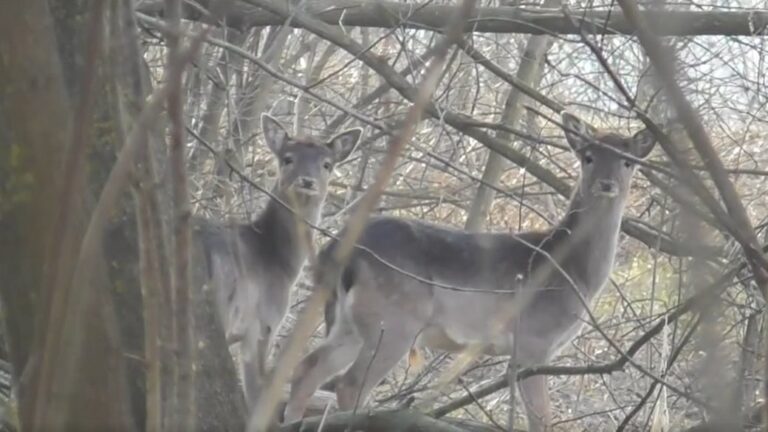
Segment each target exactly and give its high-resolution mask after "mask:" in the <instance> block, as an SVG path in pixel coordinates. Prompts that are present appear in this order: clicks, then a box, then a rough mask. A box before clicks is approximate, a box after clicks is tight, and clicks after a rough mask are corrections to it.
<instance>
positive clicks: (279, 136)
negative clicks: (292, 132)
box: [261, 113, 288, 154]
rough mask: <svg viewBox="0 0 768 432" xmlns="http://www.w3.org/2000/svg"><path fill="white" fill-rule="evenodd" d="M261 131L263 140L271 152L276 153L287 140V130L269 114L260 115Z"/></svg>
mask: <svg viewBox="0 0 768 432" xmlns="http://www.w3.org/2000/svg"><path fill="white" fill-rule="evenodd" d="M261 131H262V132H264V141H266V143H267V147H269V149H270V150H272V153H274V154H278V153H280V150H281V149H282V148H283V146H284V145H285V142H286V141H288V131H286V130H285V128H284V127H283V125H281V124H280V122H279V121H277V120H275V118H274V117H272V116H271V115H269V114H266V113H265V114H262V115H261Z"/></svg>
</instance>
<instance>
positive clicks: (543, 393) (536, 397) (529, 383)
mask: <svg viewBox="0 0 768 432" xmlns="http://www.w3.org/2000/svg"><path fill="white" fill-rule="evenodd" d="M520 396H521V397H522V399H523V403H524V404H525V411H526V414H527V417H528V430H529V431H530V432H547V431H550V430H551V429H550V427H551V425H552V408H551V406H550V401H549V392H548V388H547V377H546V376H544V375H537V376H532V377H528V378H526V379H524V380H522V381H520Z"/></svg>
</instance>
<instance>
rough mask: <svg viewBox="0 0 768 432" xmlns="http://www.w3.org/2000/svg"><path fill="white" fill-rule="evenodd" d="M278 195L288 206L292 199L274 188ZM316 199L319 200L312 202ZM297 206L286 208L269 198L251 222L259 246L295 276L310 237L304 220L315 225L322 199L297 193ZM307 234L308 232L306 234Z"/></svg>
mask: <svg viewBox="0 0 768 432" xmlns="http://www.w3.org/2000/svg"><path fill="white" fill-rule="evenodd" d="M273 194H274V196H275V197H277V199H279V200H280V201H282V202H283V203H285V204H286V205H288V206H289V207H290V206H291V202H292V201H291V199H290V197H288V196H287V195H285V194H281V193H279V191H277V190H274V191H273ZM315 201H319V202H315ZM295 204H296V208H293V207H292V208H291V209H289V208H286V207H285V206H284V205H283V204H281V203H280V202H278V201H277V200H275V199H270V200H269V202H268V203H267V207H266V208H265V209H264V211H263V212H262V213H261V215H260V216H259V217H258V218H257V219H256V220H255V221H254V222H253V223H252V225H253V228H254V231H255V232H256V233H257V234H258V236H259V240H258V242H259V244H260V250H261V251H262V253H265V254H269V255H270V256H271V261H272V262H273V263H275V264H276V265H277V266H278V267H279V268H280V269H281V270H282V271H283V272H284V273H285V274H286V276H290V277H295V276H296V275H298V273H299V271H300V270H301V266H302V265H303V264H304V261H305V260H306V259H307V255H308V253H309V251H308V250H307V245H306V242H307V241H311V239H312V236H311V234H312V228H311V227H308V226H307V225H306V224H305V223H304V220H306V221H307V222H309V223H311V224H313V225H316V224H317V222H318V220H319V218H320V208H321V206H322V199H319V198H317V197H315V198H313V199H312V200H307V199H306V198H303V197H300V198H299V199H298V202H296V203H295ZM307 234H309V236H307Z"/></svg>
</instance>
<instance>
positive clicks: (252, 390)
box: [240, 324, 272, 406]
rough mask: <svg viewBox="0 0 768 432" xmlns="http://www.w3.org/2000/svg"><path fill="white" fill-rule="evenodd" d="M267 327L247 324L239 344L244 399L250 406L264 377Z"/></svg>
mask: <svg viewBox="0 0 768 432" xmlns="http://www.w3.org/2000/svg"><path fill="white" fill-rule="evenodd" d="M271 336H272V335H271V331H270V329H269V327H267V326H264V327H263V328H262V326H260V325H258V324H255V325H250V326H248V328H247V330H246V333H245V337H244V338H243V341H242V343H241V345H240V347H241V355H242V376H243V387H244V390H245V400H246V403H247V404H248V406H252V405H253V404H254V403H255V402H256V399H257V398H258V397H259V393H260V392H261V388H262V386H263V385H264V379H265V378H266V363H267V356H268V354H269V347H270V345H271V343H270V342H271Z"/></svg>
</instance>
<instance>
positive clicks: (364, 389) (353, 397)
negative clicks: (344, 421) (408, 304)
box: [336, 326, 418, 411]
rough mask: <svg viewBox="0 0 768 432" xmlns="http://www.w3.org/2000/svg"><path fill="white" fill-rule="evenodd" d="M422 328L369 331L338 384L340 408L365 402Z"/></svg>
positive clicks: (343, 408) (349, 407)
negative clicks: (413, 330) (353, 360)
mask: <svg viewBox="0 0 768 432" xmlns="http://www.w3.org/2000/svg"><path fill="white" fill-rule="evenodd" d="M417 333H418V331H415V332H411V331H408V330H407V329H404V328H397V327H395V326H392V327H390V328H385V329H384V330H383V331H379V332H378V334H370V333H369V334H367V335H366V337H364V338H363V339H364V342H363V347H362V348H361V349H360V353H359V354H358V356H357V359H356V360H355V362H354V363H352V366H350V368H349V370H347V372H346V373H344V375H342V376H341V378H340V379H339V380H338V382H337V383H336V397H337V399H338V402H339V409H340V410H342V411H350V410H352V409H354V408H356V405H357V404H358V403H359V405H363V404H364V403H365V400H366V398H367V396H368V393H370V392H371V390H373V388H374V387H376V386H377V385H378V384H379V383H380V382H381V380H382V379H384V377H385V376H386V375H387V373H389V371H391V370H392V368H393V367H395V365H396V364H397V362H398V361H400V359H402V358H403V357H404V356H405V354H406V353H407V352H408V350H409V349H410V348H411V345H412V344H413V341H414V339H415V337H416V334H417Z"/></svg>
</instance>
